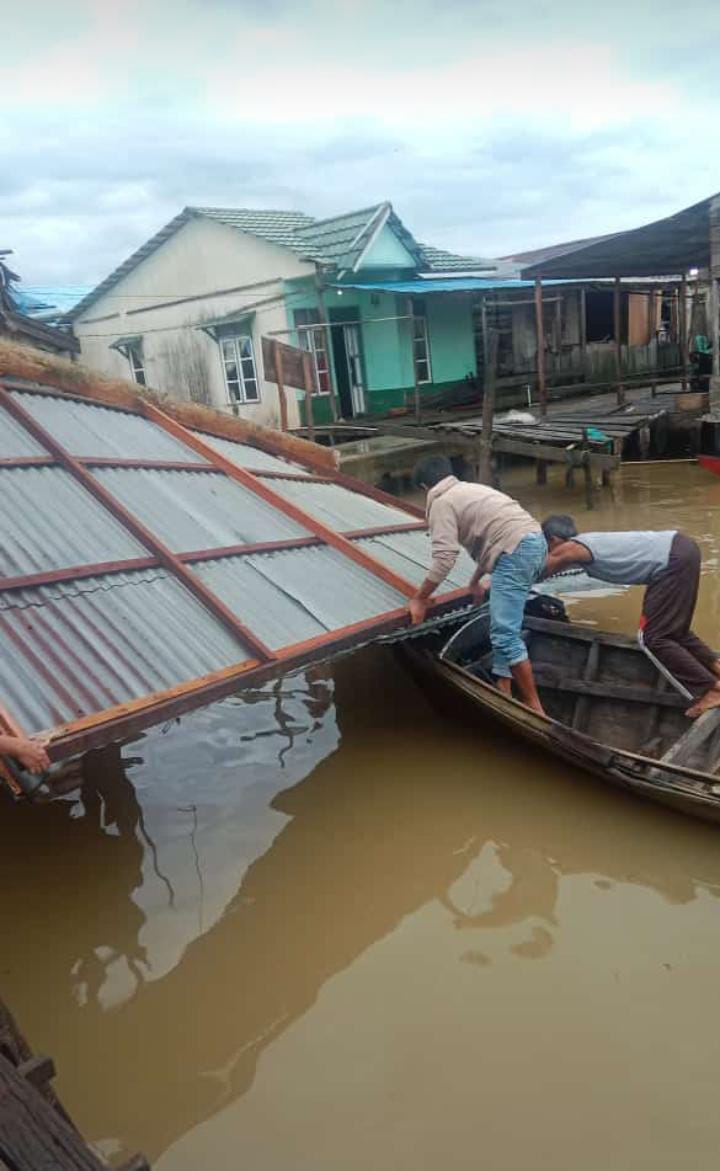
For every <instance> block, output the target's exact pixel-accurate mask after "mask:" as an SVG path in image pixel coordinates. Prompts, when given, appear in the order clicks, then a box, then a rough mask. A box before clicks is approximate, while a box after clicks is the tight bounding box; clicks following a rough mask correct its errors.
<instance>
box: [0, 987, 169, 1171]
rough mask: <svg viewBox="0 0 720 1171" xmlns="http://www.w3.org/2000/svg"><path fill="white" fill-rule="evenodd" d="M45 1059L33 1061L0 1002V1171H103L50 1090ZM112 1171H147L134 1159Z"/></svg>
mask: <svg viewBox="0 0 720 1171" xmlns="http://www.w3.org/2000/svg"><path fill="white" fill-rule="evenodd" d="M54 1074H55V1067H54V1065H53V1062H52V1060H51V1059H50V1058H48V1057H42V1056H40V1055H39V1054H37V1055H33V1054H32V1052H31V1050H30V1047H29V1045H28V1044H27V1041H26V1040H25V1038H24V1037H23V1035H22V1033H21V1032H20V1030H19V1029H18V1027H17V1025H16V1023H15V1021H14V1019H13V1017H12V1015H11V1013H10V1011H9V1009H7V1008H6V1007H5V1005H4V1004H3V1003H2V1001H0V1171H5V1168H8V1169H9V1171H108V1164H107V1163H106V1162H104V1160H102V1159H101V1158H99V1156H98V1155H96V1154H95V1152H94V1151H93V1150H92V1149H91V1148H90V1147H89V1146H88V1144H87V1143H86V1142H85V1141H84V1139H83V1138H82V1136H81V1135H80V1134H79V1132H78V1131H77V1130H76V1129H75V1127H74V1125H73V1123H72V1121H71V1120H70V1118H69V1117H68V1115H67V1114H66V1112H65V1110H64V1109H63V1107H62V1105H61V1104H60V1102H59V1101H58V1099H57V1097H56V1095H55V1093H54V1092H53V1090H52V1088H51V1087H50V1084H49V1083H50V1079H51V1078H52V1077H53V1076H54ZM118 1171H150V1167H149V1164H148V1163H147V1160H146V1159H145V1158H144V1156H142V1155H136V1156H134V1157H133V1158H132V1159H130V1160H129V1162H126V1163H124V1164H123V1166H122V1168H119V1169H118Z"/></svg>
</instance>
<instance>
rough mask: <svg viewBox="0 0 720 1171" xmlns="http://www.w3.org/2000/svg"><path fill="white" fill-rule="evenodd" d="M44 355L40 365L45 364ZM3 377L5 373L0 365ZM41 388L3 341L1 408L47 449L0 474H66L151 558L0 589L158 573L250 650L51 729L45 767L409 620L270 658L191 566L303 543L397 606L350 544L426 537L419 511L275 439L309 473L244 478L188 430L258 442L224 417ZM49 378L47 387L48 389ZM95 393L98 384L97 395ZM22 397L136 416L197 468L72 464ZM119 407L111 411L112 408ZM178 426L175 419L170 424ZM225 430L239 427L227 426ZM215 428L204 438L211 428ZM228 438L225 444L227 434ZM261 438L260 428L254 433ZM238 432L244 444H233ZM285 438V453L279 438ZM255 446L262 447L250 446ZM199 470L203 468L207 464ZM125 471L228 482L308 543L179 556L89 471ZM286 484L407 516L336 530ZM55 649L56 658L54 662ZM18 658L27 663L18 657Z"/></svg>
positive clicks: (33, 578) (397, 615) (125, 393)
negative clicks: (336, 493)
mask: <svg viewBox="0 0 720 1171" xmlns="http://www.w3.org/2000/svg"><path fill="white" fill-rule="evenodd" d="M43 357H44V356H43ZM5 368H6V369H7V363H5ZM44 377H45V379H46V380H47V381H46V382H45V384H44V385H38V384H37V382H36V383H35V384H34V385H28V383H27V382H26V381H24V380H21V381H18V378H17V377H16V376H13V374H12V373H10V374H9V375H8V374H5V376H3V345H2V343H0V405H1V406H2V407H4V408H5V409H6V410H7V411H8V412H9V413H10V414H11V415H12V417H13V418H14V419H15V420H16V421H17V422H18V423H20V424H21V426H22V427H23V428H24V429H25V430H26V431H27V432H28V433H29V434H30V435H32V436H33V438H34V439H35V440H36V442H37V443H38V444H39V445H40V446H41V447H42V448H43V449H44V452H45V454H43V455H36V456H25V457H18V458H17V459H4V460H2V467H3V468H8V467H28V466H52V465H55V466H58V467H62V468H63V469H64V470H65V471H66V472H67V473H68V474H69V475H71V476H72V477H73V478H74V480H75V481H76V482H78V483H79V484H81V485H82V486H83V488H84V489H85V490H86V491H88V492H90V493H91V494H92V495H93V497H94V498H95V499H96V500H97V501H98V502H99V503H100V504H101V505H102V506H103V507H104V508H106V509H107V510H108V512H110V513H111V514H112V515H113V516H114V517H115V519H116V520H118V521H119V522H120V524H121V525H122V526H123V527H124V528H125V529H126V530H127V531H128V532H130V533H132V534H133V536H134V537H135V538H136V539H137V540H138V541H140V543H141V544H142V545H144V547H145V548H146V550H147V556H145V557H138V558H133V559H126V560H122V561H112V562H103V563H96V564H94V565H87V566H79V567H68V568H66V569H59V570H57V569H56V570H52V571H48V572H46V573H34V574H28V575H24V576H18V577H14V578H6V579H4V580H3V579H0V591H8V590H14V589H22V588H29V587H38V586H43V585H48V584H51V583H54V582H59V581H69V580H75V579H78V580H80V579H82V578H84V577H88V576H95V575H98V574H111V573H115V572H118V573H122V572H127V571H130V570H133V569H147V568H152V567H156V566H162V567H163V568H164V569H165V570H166V571H167V572H168V573H169V574H170V575H171V576H172V577H174V578H175V579H176V580H178V581H179V582H181V583H182V585H184V586H185V588H186V589H188V590H189V591H190V592H191V593H192V594H193V596H194V597H195V598H196V599H197V601H198V602H199V603H200V604H201V605H202V606H203V607H204V608H205V609H206V610H208V611H209V612H210V613H211V614H212V615H213V617H214V618H215V619H216V620H217V621H219V622H220V623H222V625H223V626H224V627H225V628H226V629H227V630H228V631H229V632H230V633H231V634H232V635H234V636H235V637H236V638H237V639H238V644H239V655H240V654H242V653H243V652H242V651H241V649H240V647H241V644H242V647H243V648H247V652H246V653H245V655H244V657H239V658H238V662H237V663H235V664H233V665H232V666H230V667H227V668H224V669H222V670H219V671H216V672H213V673H212V674H210V675H205V676H202V677H200V678H196V679H191V680H188V681H185V682H183V683H180V684H178V685H176V686H174V687H172V688H170V689H167V690H165V691H161V692H154V693H151V694H148V695H146V696H142V697H141V698H139V699H136V700H133V701H130V702H127V703H123V704H120V705H117V706H116V707H112V708H104V709H101V710H99V711H97V712H95V713H90V714H89V715H86V716H84V717H81V718H79V719H77V720H74V721H72V722H70V723H67V724H63V725H61V726H57V727H55V728H52V729H48V730H47V731H48V734H49V735H50V737H51V740H50V744H49V753H50V756H51V759H52V760H62V759H64V758H66V757H68V756H72V755H75V754H76V753H78V752H82V751H85V750H87V749H88V748H91V747H98V746H100V745H102V744H105V743H108V742H110V741H111V740H114V739H117V738H118V737H121V736H127V735H132V734H134V733H136V732H138V731H140V730H141V729H142V728H144V727H147V726H149V725H151V724H153V723H155V722H157V721H158V720H161V719H167V718H169V717H170V716H171V715H172V716H175V715H179V714H181V713H182V712H186V711H188V710H190V709H191V708H192V707H194V706H197V705H198V704H200V703H203V702H210V701H211V700H214V699H217V698H220V697H221V696H222V695H226V694H229V693H231V692H232V691H235V690H237V688H238V687H239V686H253V687H255V686H257V685H258V684H260V683H262V682H264V681H265V680H267V679H269V678H271V677H273V676H274V675H277V674H279V673H282V672H284V671H289V670H295V669H298V668H300V667H302V666H303V665H305V664H308V663H311V662H314V661H317V660H318V659H321V658H327V657H330V656H331V655H333V654H336V653H339V652H340V651H343V650H347V649H349V648H351V647H353V646H355V645H358V644H360V643H362V642H364V641H369V640H370V639H372V638H375V637H377V636H378V635H380V634H382V633H387V632H388V631H390V630H394V629H397V628H398V627H400V626H402V625H404V624H406V623H407V622H408V620H409V618H408V613H407V610H406V609H405V607H404V606H403V607H399V608H397V609H394V610H391V611H388V612H386V613H384V614H380V615H377V616H376V617H374V618H371V619H365V620H363V621H361V622H357V623H353V624H351V625H349V626H345V627H342V628H340V629H338V630H335V631H329V632H327V633H325V634H322V635H319V636H317V637H315V638H312V639H308V640H306V641H304V642H301V643H297V644H293V645H288V646H285V647H282V648H281V649H279V650H277V651H275V650H271V649H270V648H269V647H268V646H267V645H266V644H265V643H264V641H263V640H262V639H261V638H259V637H258V635H257V634H256V633H255V632H253V631H252V630H251V629H250V628H249V627H248V626H247V625H245V624H244V623H243V622H241V621H240V619H239V618H237V616H236V615H235V614H234V613H233V612H232V611H231V610H230V609H229V608H228V607H227V606H225V604H224V603H223V602H222V601H221V600H220V598H219V597H217V595H216V594H214V593H213V591H212V590H211V589H210V588H209V587H208V586H207V585H206V584H205V582H204V581H202V580H201V579H200V578H199V577H198V576H197V575H196V574H194V573H193V571H192V568H191V564H190V563H191V562H193V561H203V560H208V559H210V558H212V559H216V558H217V559H221V558H227V557H235V556H238V555H240V556H242V555H248V554H253V553H263V552H273V551H278V550H281V549H292V548H301V547H304V546H308V545H318V546H325V547H328V548H332V549H335V550H336V551H337V552H339V553H340V554H341V555H342V556H344V557H346V558H348V560H350V561H352V563H353V564H355V565H357V566H358V567H360V568H361V569H363V570H364V571H365V572H367V573H369V574H372V575H373V576H374V577H376V578H378V579H379V580H381V581H383V582H384V583H385V584H386V585H389V586H390V587H391V588H393V589H394V590H395V591H396V592H398V593H399V594H401V595H402V596H403V597H405V598H409V597H411V596H412V595H413V594H414V593H415V592H416V586H415V585H414V583H412V582H410V581H409V580H407V579H405V578H403V577H402V576H401V575H400V574H398V573H396V572H395V571H394V570H392V569H390V568H389V566H387V565H386V564H385V563H384V562H382V561H380V560H378V559H377V558H375V557H373V556H372V554H371V553H369V552H368V551H367V549H366V548H364V547H361V546H360V545H359V544H358V543H357V542H358V540H359V539H360V538H364V537H372V536H378V535H381V534H392V533H403V532H409V531H415V530H420V529H424V528H425V527H426V524H425V519H424V516H423V514H422V512H421V511H420V510H419V509H417V508H415V507H414V506H412V505H409V504H407V503H406V502H403V501H400V500H398V499H396V498H395V497H392V496H389V495H388V494H387V493H384V492H381V491H380V490H378V489H375V488H373V487H371V486H370V485H368V484H365V483H364V482H362V481H357V480H355V479H354V478H353V477H349V476H345V475H342V474H341V473H339V472H338V471H337V470H335V469H334V467H332V466H331V459H328V454H329V453H326V452H325V451H324V450H323V449H320V448H317V447H316V446H315V445H314V444H309V443H307V442H306V441H304V440H298V439H294V437H288V436H285V435H282V434H280V433H272V432H264V433H263V435H262V439H263V440H264V442H263V446H262V448H261V450H264V451H267V452H270V453H271V454H273V455H276V456H279V457H281V458H286V459H292V460H294V461H296V462H299V463H302V464H303V465H304V466H305V467H307V468H309V469H310V475H302V474H301V473H300V472H297V471H294V470H293V469H290V468H289V469H288V472H287V473H277V472H275V471H273V470H267V471H266V470H261V469H257V470H250V469H248V468H242V467H238V466H237V465H235V464H234V463H233V462H232V461H231V460H230V459H228V458H227V457H226V456H225V455H223V454H222V453H220V452H219V451H217V450H216V449H215V448H214V447H213V446H212V444H211V443H210V442H208V441H207V439H206V438H204V437H203V436H202V435H198V434H196V433H195V430H194V428H195V425H196V424H197V423H200V425H201V426H200V429H204V431H205V434H206V435H210V434H215V435H217V436H218V437H221V438H225V439H229V438H232V439H234V440H235V441H236V442H242V443H246V444H250V445H253V439H255V438H256V436H255V434H254V433H253V431H252V430H251V429H248V428H246V427H243V426H242V425H241V426H240V427H239V428H236V427H234V426H233V427H230V428H229V429H228V427H227V422H228V421H227V420H226V419H225V417H224V416H219V415H216V414H215V413H213V412H210V411H207V410H200V411H199V412H198V411H197V410H195V409H194V408H192V407H190V408H189V411H188V408H187V405H186V404H168V403H165V402H163V405H162V407H161V406H160V405H158V396H155V395H147V394H142V395H141V394H139V393H136V392H134V391H133V390H131V388H129V387H126V385H125V384H120V386H121V388H122V389H121V392H120V393H118V392H117V389H116V388H113V393H112V394H111V395H110V401H107V400H106V398H105V396H104V395H103V394H102V393H101V394H99V395H98V396H97V397H96V396H95V395H94V394H92V393H90V392H89V387H88V386H86V385H84V384H83V385H82V392H81V393H80V394H78V393H72V392H68V391H67V390H63V389H58V388H57V387H56V386H54V385H53V384H52V382H51V381H50V377H49V374H48V372H47V371H45V373H44ZM54 381H55V379H53V382H54ZM100 389H101V391H102V389H103V388H102V386H101V387H100ZM12 390H19V391H22V392H28V393H37V394H45V395H52V396H53V397H55V398H58V397H59V398H68V399H69V400H77V401H81V402H83V403H85V404H86V405H94V406H102V407H110V409H115V410H120V411H122V412H124V413H129V414H135V415H138V416H140V417H142V418H145V419H147V420H148V421H149V422H152V423H154V424H155V425H157V426H159V427H160V428H162V430H163V431H165V432H166V433H167V434H169V435H171V436H172V437H173V438H175V439H177V440H178V441H179V442H181V443H182V444H184V445H185V446H186V447H188V448H190V449H191V450H193V451H195V452H197V454H198V457H199V458H198V461H197V462H194V463H193V462H190V463H181V462H177V463H176V462H175V461H167V460H143V459H122V458H118V459H113V458H107V457H103V458H91V457H83V458H78V457H75V456H73V455H71V454H70V452H68V451H67V450H66V448H65V447H64V446H63V445H62V444H60V443H59V442H58V441H57V440H56V439H55V437H54V436H53V435H52V434H51V433H50V432H49V431H48V430H47V429H46V428H45V427H44V426H42V425H41V424H40V423H38V421H37V420H36V419H35V417H34V416H33V415H32V414H31V413H30V412H29V411H28V410H27V409H26V407H25V406H24V405H23V404H22V402H20V401H19V400H18V398H17V397H16V396H14V395H13V394H12V393H11V391H12ZM118 400H119V401H118ZM188 413H189V415H190V421H191V424H192V426H193V430H191V429H190V428H189V427H188V426H187V425H186V423H185V422H183V421H182V419H183V416H185V418H186V419H187V416H188ZM178 416H179V417H178ZM230 422H232V423H236V422H238V421H237V420H230ZM211 428H212V430H211ZM228 430H230V432H231V434H228ZM257 430H260V429H257ZM238 431H239V432H240V434H238ZM288 439H292V442H291V443H290V444H288V443H287V442H286V440H288ZM254 445H255V446H259V444H257V443H255V444H254ZM205 461H207V462H205ZM93 466H102V467H132V468H155V469H160V470H174V469H182V470H194V471H197V472H198V473H199V472H201V471H202V473H203V474H209V475H217V474H221V475H225V476H227V477H228V478H230V479H232V480H233V482H235V483H238V484H240V485H241V486H242V487H243V488H244V489H245V490H246V491H250V492H252V493H253V494H254V495H255V496H257V497H258V498H259V499H261V500H264V501H265V502H266V503H268V504H271V505H272V507H273V508H275V509H276V510H277V511H278V512H280V513H282V514H283V515H284V516H286V517H288V518H290V519H292V520H294V521H295V522H296V523H298V524H300V525H301V526H302V527H303V528H304V529H305V530H306V532H307V535H306V536H303V537H298V538H291V539H287V538H286V539H284V540H278V541H267V542H260V543H255V544H245V545H233V546H225V547H218V548H210V549H201V550H195V551H194V552H187V553H182V554H175V553H173V552H171V551H170V549H169V548H167V546H166V545H165V544H164V543H163V542H162V541H160V540H159V539H158V538H157V537H156V536H155V535H154V533H152V532H150V530H148V529H147V528H146V527H145V526H144V525H143V524H142V523H141V522H140V521H139V520H138V518H137V517H135V516H134V515H133V514H132V512H130V511H129V510H128V509H127V508H126V507H125V506H124V505H122V504H121V503H120V501H119V500H118V499H117V498H116V497H115V496H114V495H113V493H112V492H111V491H110V490H109V489H108V488H106V487H105V486H104V485H103V484H101V483H100V481H99V480H98V479H96V478H95V477H94V476H93V475H92V473H91V470H90V469H91V467H93ZM283 476H287V477H288V478H292V479H298V480H299V479H302V480H304V481H305V482H309V483H328V484H330V483H332V484H337V485H340V486H342V487H345V488H348V489H350V490H352V491H354V492H356V493H361V494H362V495H363V496H366V497H369V498H371V499H373V500H376V501H377V502H379V503H382V504H385V505H389V506H391V507H392V508H393V509H395V510H400V511H402V512H404V513H406V514H407V521H405V522H402V521H399V522H398V523H393V524H388V525H382V526H375V527H368V528H364V529H354V530H349V531H344V532H343V531H338V530H335V529H332V528H330V527H328V526H327V525H325V524H323V523H322V522H321V521H319V520H318V519H317V518H316V517H315V516H313V515H311V513H310V512H308V511H306V510H305V509H304V508H302V507H301V506H300V505H298V504H297V503H295V502H292V501H290V500H287V499H286V498H285V497H283V496H281V495H280V494H279V493H278V492H276V491H275V490H274V489H273V487H272V486H271V484H270V483H268V480H269V479H272V478H282V477H283ZM468 598H469V595H468V592H467V590H465V589H460V590H457V589H453V590H450V591H448V592H446V593H444V594H442V595H440V596H439V597H438V599H437V601H436V602H435V607H436V612H442V611H444V610H446V609H448V608H453V607H455V606H457V605H458V604H460V603H462V602H467V600H468ZM62 649H63V648H62V647H59V648H58V652H59V654H62ZM22 653H24V654H25V655H26V656H27V654H28V652H27V651H25V650H24V649H23V650H22ZM34 665H35V668H36V670H38V671H39V673H40V675H41V677H44V678H46V679H47V680H48V683H50V681H51V680H52V667H51V664H50V663H49V662H41V661H40V660H39V658H38V659H37V661H35V664H34ZM0 729H4V730H5V731H6V732H8V733H10V734H13V735H18V734H22V728H21V727H20V725H19V723H18V721H17V720H16V719H15V718H14V716H13V714H12V713H10V712H6V711H4V710H3V709H2V708H1V707H0Z"/></svg>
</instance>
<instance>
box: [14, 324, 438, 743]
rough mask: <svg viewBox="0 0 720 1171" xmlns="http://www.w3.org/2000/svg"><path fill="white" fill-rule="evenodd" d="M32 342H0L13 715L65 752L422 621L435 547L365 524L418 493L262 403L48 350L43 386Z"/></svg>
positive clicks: (395, 516)
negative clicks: (97, 368)
mask: <svg viewBox="0 0 720 1171" xmlns="http://www.w3.org/2000/svg"><path fill="white" fill-rule="evenodd" d="M21 350H22V351H23V352H22V354H21V353H20V351H21ZM27 353H28V352H27V351H26V350H23V348H22V347H15V348H13V347H10V346H6V345H4V344H3V343H2V342H0V437H2V436H5V438H6V442H5V443H4V446H2V452H1V453H2V457H3V467H2V469H0V474H1V475H2V477H3V483H2V492H3V498H5V497H7V499H8V501H9V502H10V505H9V507H8V508H7V509H5V510H4V514H3V516H2V517H0V552H1V553H2V556H0V641H1V642H2V646H3V653H2V655H0V730H7V731H12V730H13V726H15V727H16V728H17V727H18V726H21V727H22V728H23V730H24V731H25V732H27V733H36V732H40V731H43V732H48V733H49V734H50V736H51V755H52V756H53V758H54V759H62V758H64V757H65V756H68V755H72V754H73V753H75V752H77V751H81V750H83V749H84V748H87V747H90V746H92V745H97V744H100V743H105V742H107V741H108V740H110V739H112V738H116V737H117V736H118V735H122V734H125V733H127V734H130V732H134V731H135V730H138V729H140V728H142V727H144V726H147V725H149V724H151V723H153V722H155V721H156V720H157V719H160V718H163V719H164V718H167V717H168V715H169V714H172V713H173V712H176V711H178V712H179V711H181V710H187V709H188V708H189V707H191V706H193V705H194V704H199V703H204V702H208V700H209V699H210V698H214V697H216V696H218V695H220V694H228V693H229V692H231V691H236V690H238V688H241V687H242V686H243V684H247V685H248V686H252V687H255V686H257V685H258V684H259V683H260V682H262V681H264V680H265V679H267V678H268V677H269V676H270V675H275V674H278V673H280V672H281V671H282V670H290V669H294V668H296V667H297V666H300V665H302V664H303V663H305V662H308V661H312V659H313V658H318V657H321V656H322V657H327V656H328V655H331V654H332V653H334V652H335V651H337V650H338V649H340V648H345V647H348V646H351V645H354V644H356V643H359V642H363V641H367V640H368V639H370V638H372V637H374V636H375V635H376V634H378V633H381V632H382V631H384V630H387V629H391V628H393V627H394V626H398V625H402V624H403V623H404V622H405V621H407V617H406V612H405V609H404V607H405V604H406V601H407V598H408V597H409V596H410V595H411V594H412V593H413V592H414V588H415V584H414V583H415V582H416V580H417V576H418V572H419V571H418V564H417V561H418V556H419V555H418V553H417V552H416V551H415V548H414V546H413V549H412V550H411V549H410V547H409V546H408V549H407V556H406V550H405V546H403V544H402V542H400V544H399V545H397V546H393V548H392V557H391V558H390V560H389V559H388V555H387V554H386V552H385V550H384V548H383V549H379V550H376V549H375V548H374V547H373V546H371V545H369V544H367V542H365V538H367V537H371V536H376V535H378V533H381V534H383V535H385V534H390V535H392V534H402V533H404V532H415V531H416V530H417V531H418V532H419V531H420V530H423V529H424V528H425V524H424V520H423V519H422V516H421V515H420V514H419V513H418V511H417V510H413V509H412V508H410V507H406V506H404V505H403V504H401V503H400V502H399V501H398V502H396V501H395V500H394V499H391V498H389V497H385V496H384V495H383V494H382V493H378V492H376V491H375V490H373V489H371V488H369V487H368V488H362V489H361V488H359V487H358V486H357V485H356V483H355V482H354V481H348V480H346V479H345V478H344V477H343V476H342V475H340V474H339V473H337V472H335V471H334V470H333V468H334V463H333V460H332V456H331V454H330V453H329V452H327V451H326V450H325V449H320V448H316V447H315V446H314V445H312V444H308V443H305V442H303V441H301V440H298V439H296V438H294V437H290V436H286V435H281V434H278V433H276V432H269V431H264V430H262V429H261V428H257V427H253V425H252V424H250V423H248V422H247V421H245V420H241V419H234V418H233V419H230V418H228V417H227V416H224V415H217V414H216V413H215V412H213V411H211V410H209V409H208V408H200V407H197V406H195V405H191V404H176V403H171V404H167V403H166V402H165V400H160V399H159V398H157V397H156V396H154V395H153V393H152V392H149V391H145V390H144V391H143V392H142V394H140V393H138V392H137V391H132V390H131V389H130V387H129V386H126V385H125V384H121V383H117V382H104V381H102V380H99V381H98V382H96V383H95V382H93V383H91V376H90V375H89V373H88V372H84V371H82V368H81V367H77V366H73V367H72V368H70V367H68V366H67V365H65V366H63V365H62V364H60V363H57V364H56V365H53V360H52V359H47V357H46V356H43V361H42V378H43V384H42V385H38V378H37V374H34V373H33V372H31V371H30V370H29V369H28V366H27V363H28V361H32V359H28V357H27ZM35 361H36V362H37V361H38V360H37V359H36V360H35ZM33 369H34V368H33ZM38 373H39V371H38ZM31 378H32V379H33V381H34V385H33V384H31V382H30V381H29V380H30V379H31ZM83 380H84V381H83ZM68 383H70V384H71V387H72V391H73V395H72V397H71V396H69V395H68V393H67V390H68ZM93 396H96V397H93ZM159 403H162V404H164V406H159V405H158V404H159ZM168 412H171V413H168ZM213 432H215V434H213ZM6 433H7V435H6ZM288 457H290V458H288ZM425 552H426V554H427V562H428V564H429V559H430V555H429V547H428V548H427V549H426V550H425ZM376 553H377V556H376ZM454 585H455V583H454V582H452V583H450V585H448V586H447V587H445V592H444V593H443V594H441V595H440V600H441V601H442V600H443V599H444V600H445V601H449V600H450V599H449V597H448V592H447V591H451V592H452V590H453V588H454ZM308 640H309V641H308ZM6 713H9V722H8V719H7V717H6Z"/></svg>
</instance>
